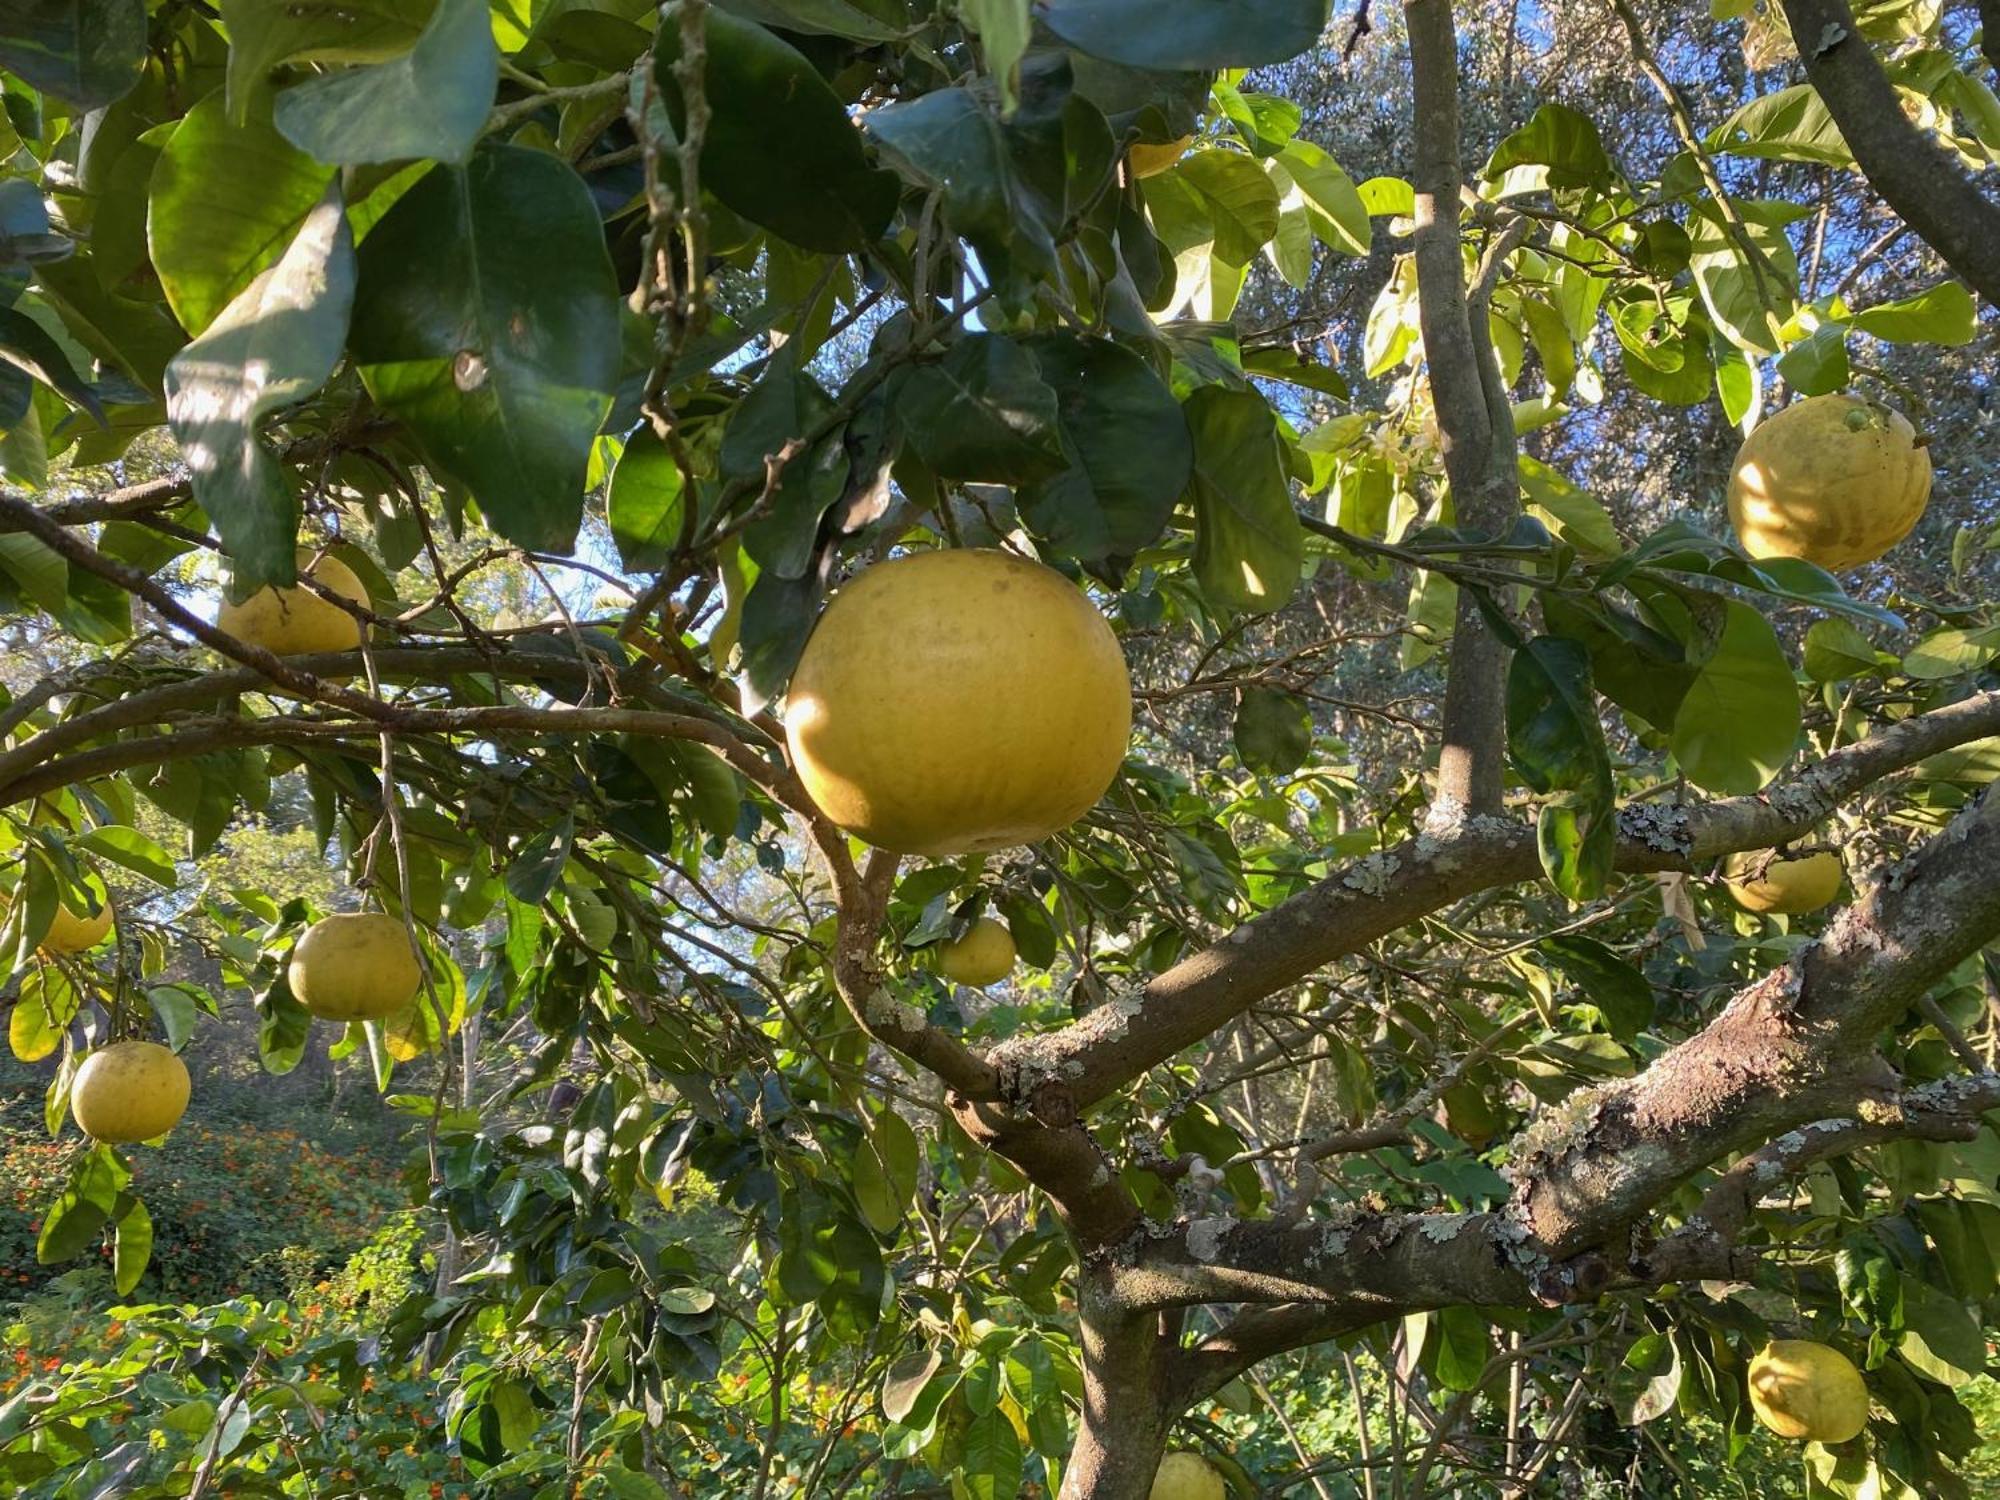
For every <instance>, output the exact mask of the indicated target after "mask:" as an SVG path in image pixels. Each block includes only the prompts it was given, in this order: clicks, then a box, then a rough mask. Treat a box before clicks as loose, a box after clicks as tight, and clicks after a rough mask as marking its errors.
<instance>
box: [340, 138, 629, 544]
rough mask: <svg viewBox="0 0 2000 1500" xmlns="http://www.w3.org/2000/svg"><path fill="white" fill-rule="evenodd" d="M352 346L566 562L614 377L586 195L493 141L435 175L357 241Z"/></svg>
mask: <svg viewBox="0 0 2000 1500" xmlns="http://www.w3.org/2000/svg"><path fill="white" fill-rule="evenodd" d="M360 268H361V270H360V280H359V284H358V286H357V288H356V292H355V300H354V328H353V333H352V335H351V337H350V339H349V351H350V352H351V353H352V355H353V357H354V360H355V362H356V363H357V364H358V365H359V366H360V369H361V378H362V379H363V380H364V381H365V382H366V383H367V385H368V388H369V390H370V392H371V393H372V394H373V395H374V396H375V399H376V400H377V401H379V402H381V403H382V405H383V406H384V407H386V408H387V409H388V410H389V411H391V412H392V413H394V414H395V415H396V416H398V417H399V418H401V419H402V420H403V421H405V422H407V423H408V424H409V426H410V428H411V430H412V432H413V433H414V434H415V435H416V437H417V440H418V441H419V443H421V444H422V446H423V448H424V451H425V454H426V456H427V457H428V458H429V459H430V460H431V461H432V462H433V463H434V464H436V466H437V467H438V468H440V469H442V470H443V471H445V472H446V473H447V474H449V475H450V476H452V477H453V478H455V479H457V480H458V481H459V482H461V483H462V484H464V485H465V486H466V488H468V489H469V490H470V491H471V492H472V495H473V498H474V499H476V500H477V501H478V502H479V508H480V510H481V511H482V512H483V513H484V514H485V517H486V519H487V521H488V522H489V523H490V524H491V525H492V526H493V528H494V529H495V530H496V531H498V532H499V533H500V534H501V535H502V536H504V537H506V538H507V539H508V540H509V541H511V542H514V543H517V544H518V545H520V546H524V547H532V548H536V549H538V550H544V551H566V550H567V549H568V548H569V546H570V544H571V543H572V542H573V541H574V539H575V536H576V528H577V525H578V523H579V522H580V521H581V519H582V516H583V485H584V474H585V469H586V466H587V464H588V461H589V456H590V445H591V442H592V440H593V439H594V438H595V437H596V435H597V431H598V427H599V425H600V424H601V423H602V422H603V420H604V416H605V414H606V412H608V411H609V410H610V408H611V396H612V391H613V389H614V388H615V386H616V383H617V377H618V290H617V283H616V281H615V279H614V277H613V275H612V271H611V262H610V259H609V257H608V255H607V253H606V251H605V246H604V234H603V230H602V228H601V225H600V222H599V220H598V217H597V212H596V210H595V208H593V206H592V204H591V200H590V194H589V191H588V190H587V189H586V188H585V187H584V185H583V182H582V180H581V179H579V178H578V177H577V175H576V173H575V172H574V171H572V170H571V169H570V168H569V166H568V165H567V164H565V163H564V162H562V161H560V160H559V159H557V158H556V157H553V156H550V155H547V154H546V153H544V152H540V151H530V150H527V149H525V148H523V147H518V146H489V147H487V148H486V149H484V150H482V151H480V152H479V153H478V154H477V155H475V156H474V157H473V159H472V161H471V163H470V164H468V165H467V166H464V167H451V166H440V167H436V168H433V169H432V170H431V171H430V172H429V173H428V174H427V175H426V176H425V177H424V178H423V180H422V181H421V182H419V183H418V184H417V185H416V186H415V187H413V188H411V189H410V190H409V191H408V192H407V193H405V194H404V195H403V196H402V197H401V198H399V199H398V200H397V201H396V204H395V206H394V207H393V208H391V209H390V210H389V212H388V213H387V214H386V215H384V216H383V218H382V221H381V222H380V223H379V224H377V225H376V226H375V228H374V229H373V231H371V232H370V234H369V236H368V238H367V239H366V240H365V241H363V242H362V246H361V251H360Z"/></svg>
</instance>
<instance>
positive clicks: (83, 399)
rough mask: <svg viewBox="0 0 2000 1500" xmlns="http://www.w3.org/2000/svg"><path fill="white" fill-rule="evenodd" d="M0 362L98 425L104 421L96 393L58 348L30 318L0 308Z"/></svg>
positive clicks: (102, 408)
mask: <svg viewBox="0 0 2000 1500" xmlns="http://www.w3.org/2000/svg"><path fill="white" fill-rule="evenodd" d="M0 361H4V362H5V363H7V364H9V365H12V366H13V367H14V368H15V369H17V370H20V371H22V372H23V373H24V374H27V375H32V376H33V377H34V378H35V379H37V380H39V381H41V383H42V384H43V385H45V386H47V387H49V389H51V390H53V391H56V392H58V393H59V394H61V396H62V397H63V399H64V400H66V401H68V402H69V403H70V404H71V405H73V406H80V407H82V408H83V409H84V410H85V411H87V412H89V413H90V415H91V416H92V417H93V418H95V419H96V420H97V421H98V422H99V423H100V424H101V423H102V422H103V421H104V405H103V403H102V402H100V401H99V400H98V399H97V392H96V391H94V390H92V389H91V388H90V386H89V385H88V384H86V383H85V382H84V380H83V377H82V376H80V375H78V374H77V373H76V368H75V366H74V365H72V364H71V363H70V359H69V356H68V355H67V354H65V353H64V352H63V347H62V345H61V344H58V343H57V342H56V341H55V339H54V338H53V337H51V336H50V334H49V332H48V330H47V329H45V328H43V327H42V326H41V324H39V323H37V322H36V321H35V320H34V319H33V318H31V317H29V316H28V315H27V314H26V313H23V312H17V311H16V310H15V309H13V308H11V307H4V308H0Z"/></svg>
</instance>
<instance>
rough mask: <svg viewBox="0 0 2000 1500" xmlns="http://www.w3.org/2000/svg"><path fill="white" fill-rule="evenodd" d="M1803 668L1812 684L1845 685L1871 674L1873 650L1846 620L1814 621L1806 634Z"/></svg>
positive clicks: (1873, 660)
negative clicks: (1843, 683) (1849, 680)
mask: <svg viewBox="0 0 2000 1500" xmlns="http://www.w3.org/2000/svg"><path fill="white" fill-rule="evenodd" d="M1805 668H1806V675H1807V676H1809V677H1811V678H1812V680H1813V681H1814V682H1846V681H1847V680H1848V679H1850V678H1853V677H1859V676H1861V675H1862V674H1864V673H1872V672H1874V671H1875V669H1876V661H1875V647H1874V646H1873V645H1872V644H1870V642H1869V640H1868V637H1867V636H1865V635H1863V634H1862V633H1861V632H1860V631H1859V630H1857V629H1855V627H1854V626H1853V625H1851V624H1850V623H1848V622H1847V621H1846V620H1840V619H1833V620H1815V621H1814V622H1813V625H1812V628H1811V629H1810V630H1808V631H1807V632H1806V645H1805Z"/></svg>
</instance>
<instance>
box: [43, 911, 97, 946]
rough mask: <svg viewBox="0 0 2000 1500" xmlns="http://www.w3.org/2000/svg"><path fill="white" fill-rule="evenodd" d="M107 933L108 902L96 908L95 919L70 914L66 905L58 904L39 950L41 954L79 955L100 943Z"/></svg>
mask: <svg viewBox="0 0 2000 1500" xmlns="http://www.w3.org/2000/svg"><path fill="white" fill-rule="evenodd" d="M110 931H111V903H110V902H109V901H106V902H105V903H104V904H103V905H102V906H100V907H98V908H97V914H96V915H95V916H92V915H90V914H89V913H87V912H80V911H71V910H70V909H69V907H68V906H67V905H64V904H63V903H61V902H58V903H57V905H56V915H55V920H54V921H52V922H50V923H49V930H48V931H47V932H46V933H44V934H43V935H42V942H41V949H42V952H44V953H81V952H83V951H84V950H85V949H86V948H95V947H96V946H97V945H98V944H99V943H101V942H103V941H104V935H105V934H106V933H108V932H110Z"/></svg>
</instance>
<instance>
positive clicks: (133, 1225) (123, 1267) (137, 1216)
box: [111, 1193, 153, 1297]
mask: <svg viewBox="0 0 2000 1500" xmlns="http://www.w3.org/2000/svg"><path fill="white" fill-rule="evenodd" d="M119 1202H120V1205H121V1207H120V1211H119V1213H118V1215H117V1218H116V1220H115V1222H114V1224H113V1226H112V1252H111V1273H112V1278H113V1281H114V1283H115V1285H116V1286H117V1288H118V1295H119V1296H121V1297H129V1296H131V1295H132V1292H133V1290H134V1289H135V1288H136V1287H137V1286H138V1285H139V1278H140V1277H141V1276H144V1275H145V1274H146V1263H147V1262H148V1261H150V1260H151V1259H152V1258H153V1216H152V1215H151V1214H149V1213H147V1212H146V1205H145V1204H143V1203H141V1202H140V1201H139V1200H138V1199H137V1198H135V1197H133V1196H132V1195H131V1194H129V1193H121V1194H119Z"/></svg>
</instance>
